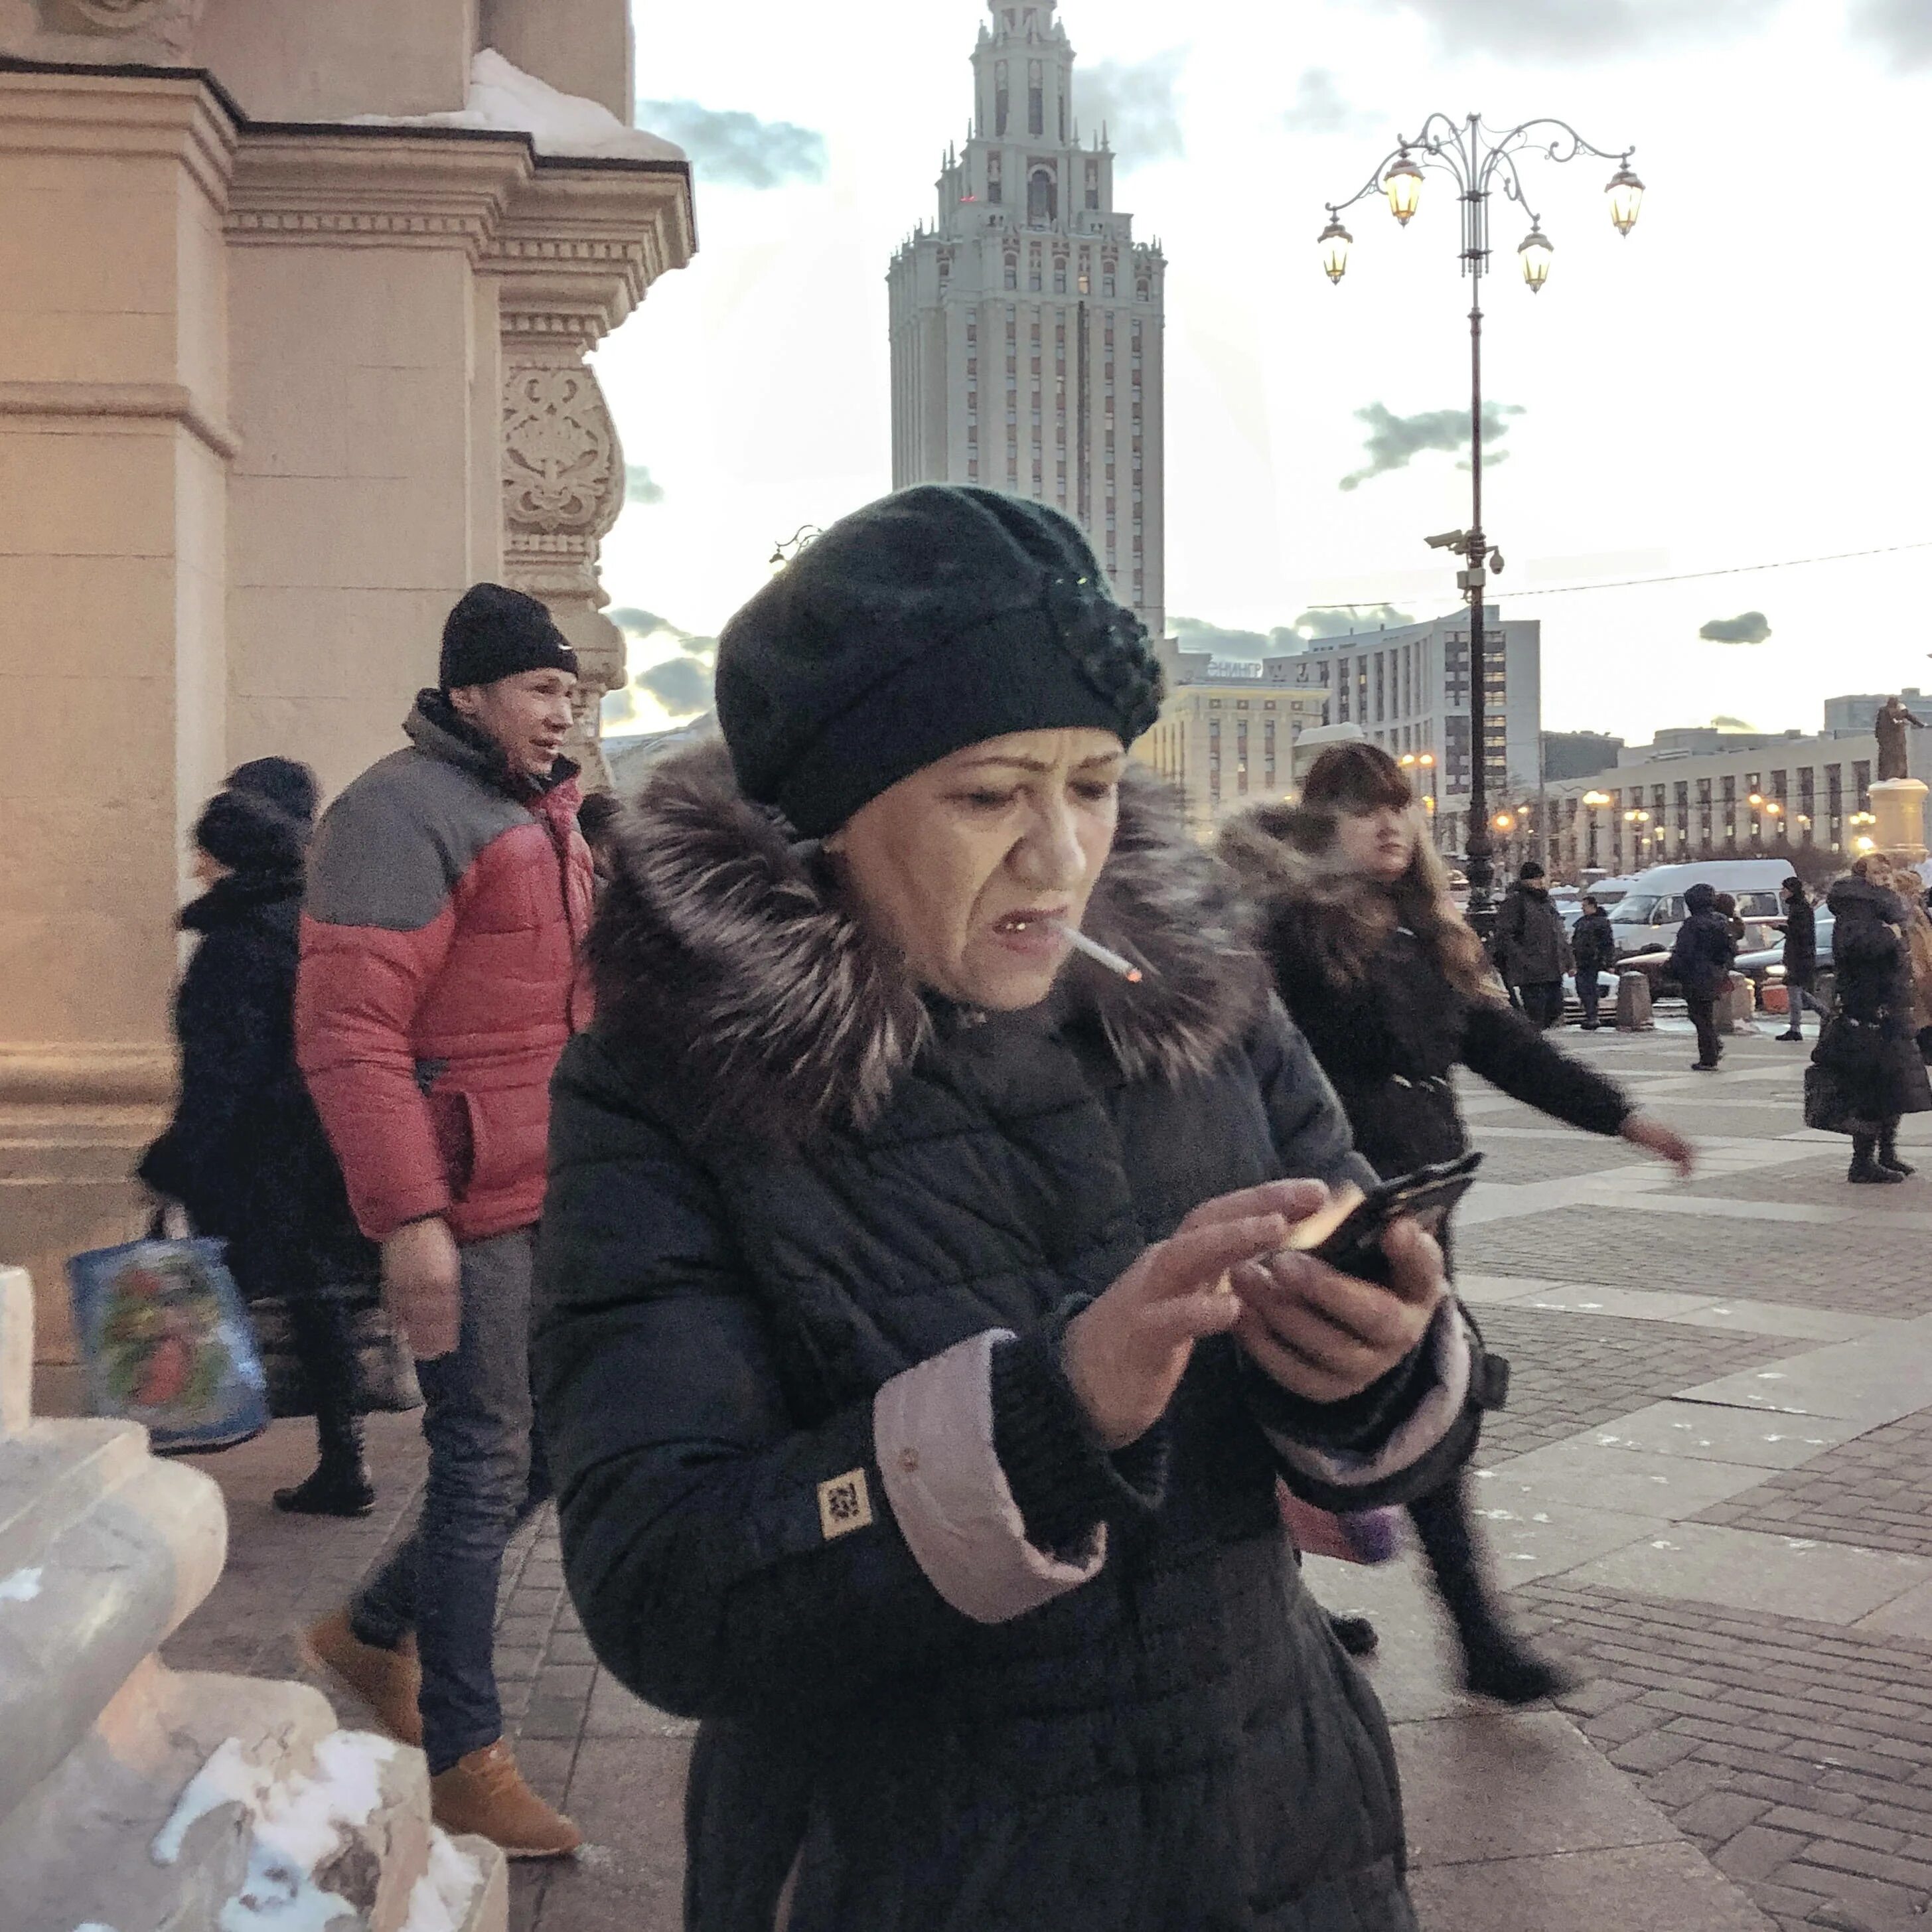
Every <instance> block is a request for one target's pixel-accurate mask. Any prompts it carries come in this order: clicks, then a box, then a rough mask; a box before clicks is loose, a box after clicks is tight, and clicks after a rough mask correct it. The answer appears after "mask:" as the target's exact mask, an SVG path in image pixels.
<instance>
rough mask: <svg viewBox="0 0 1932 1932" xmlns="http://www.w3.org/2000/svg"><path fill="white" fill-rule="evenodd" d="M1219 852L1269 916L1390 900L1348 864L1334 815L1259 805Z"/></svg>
mask: <svg viewBox="0 0 1932 1932" xmlns="http://www.w3.org/2000/svg"><path fill="white" fill-rule="evenodd" d="M1217 850H1219V852H1220V855H1221V858H1222V860H1223V863H1225V864H1226V865H1227V866H1228V868H1229V870H1230V871H1232V872H1233V874H1234V875H1235V877H1236V879H1238V880H1239V881H1240V882H1241V889H1242V891H1243V892H1244V893H1245V894H1246V895H1247V898H1249V899H1250V901H1252V902H1253V905H1254V906H1255V907H1256V910H1258V911H1259V913H1261V914H1262V915H1263V916H1264V917H1267V916H1280V914H1282V913H1287V912H1302V913H1309V914H1310V915H1312V916H1318V917H1319V916H1321V915H1322V914H1323V913H1334V912H1340V911H1344V910H1346V911H1350V912H1360V911H1362V910H1365V909H1367V907H1370V906H1372V905H1373V904H1376V903H1377V902H1379V901H1384V900H1385V897H1386V895H1385V894H1384V893H1383V892H1382V889H1381V888H1380V887H1379V886H1377V885H1376V884H1375V883H1373V880H1368V879H1365V878H1364V877H1363V876H1362V875H1361V873H1359V872H1358V871H1355V870H1353V869H1352V868H1351V867H1349V865H1347V864H1346V862H1345V861H1344V860H1343V857H1342V854H1341V850H1340V847H1338V846H1337V844H1336V841H1335V820H1334V815H1333V814H1331V813H1329V812H1325V811H1314V810H1312V809H1310V808H1308V807H1307V806H1304V805H1257V806H1256V808H1254V810H1253V811H1245V812H1244V813H1243V814H1241V817H1238V818H1235V819H1231V820H1229V822H1228V823H1227V825H1226V826H1224V827H1223V830H1222V832H1221V837H1220V844H1219V845H1218V846H1217Z"/></svg>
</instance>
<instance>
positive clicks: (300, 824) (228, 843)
mask: <svg viewBox="0 0 1932 1932" xmlns="http://www.w3.org/2000/svg"><path fill="white" fill-rule="evenodd" d="M308 838H309V821H308V820H307V819H306V818H298V817H296V816H295V814H293V813H292V812H287V811H284V810H283V809H282V808H281V806H280V805H278V804H276V803H275V801H274V800H273V799H271V798H269V797H268V796H266V795H265V794H264V793H261V792H260V791H251V790H248V789H246V788H245V787H236V788H235V789H233V790H228V791H218V792H217V793H215V794H214V796H213V797H212V798H211V799H209V800H208V803H207V805H206V806H205V808H203V810H202V814H201V817H199V819H198V820H196V823H195V828H194V842H195V843H196V844H197V845H199V847H201V849H202V850H203V851H204V852H205V853H207V854H208V856H209V857H210V858H211V859H217V860H218V861H219V862H220V863H221V864H223V865H226V867H227V868H228V869H229V871H231V872H251V873H260V872H293V871H299V870H300V869H301V867H302V854H303V853H304V851H305V850H306V849H307V847H308Z"/></svg>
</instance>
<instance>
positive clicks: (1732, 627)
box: [1697, 610, 1771, 644]
mask: <svg viewBox="0 0 1932 1932" xmlns="http://www.w3.org/2000/svg"><path fill="white" fill-rule="evenodd" d="M1697 634H1698V636H1699V637H1702V638H1703V640H1704V641H1705V642H1706V643H1709V644H1761V643H1763V642H1764V640H1765V639H1766V638H1767V637H1769V636H1770V635H1771V625H1770V624H1769V622H1766V618H1765V614H1764V613H1763V611H1762V610H1747V611H1745V613H1743V615H1742V616H1737V617H1713V618H1712V619H1711V621H1710V622H1709V623H1708V624H1706V625H1705V626H1704V628H1703V629H1702V630H1701V631H1699V632H1698V633H1697Z"/></svg>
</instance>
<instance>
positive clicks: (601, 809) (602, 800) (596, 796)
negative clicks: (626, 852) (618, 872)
mask: <svg viewBox="0 0 1932 1932" xmlns="http://www.w3.org/2000/svg"><path fill="white" fill-rule="evenodd" d="M618 811H619V807H618V804H617V801H616V799H615V798H614V797H613V796H612V795H611V794H610V793H609V792H607V791H587V792H586V793H584V794H583V803H582V804H581V805H579V806H578V807H577V830H578V831H580V832H582V833H583V842H584V844H586V845H588V846H589V847H590V861H591V863H592V865H594V866H595V868H596V869H597V880H598V884H599V885H600V886H601V885H602V884H603V883H604V882H605V881H606V880H608V879H609V877H610V855H611V848H612V847H613V844H615V842H616V827H617V817H618Z"/></svg>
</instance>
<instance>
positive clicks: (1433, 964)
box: [1220, 744, 1692, 1704]
mask: <svg viewBox="0 0 1932 1932" xmlns="http://www.w3.org/2000/svg"><path fill="white" fill-rule="evenodd" d="M1220 850H1221V853H1222V856H1223V858H1224V859H1226V861H1227V862H1229V865H1231V866H1232V868H1233V869H1234V871H1235V875H1236V877H1238V878H1239V879H1240V880H1241V883H1242V884H1243V886H1244V889H1245V891H1246V892H1247V896H1248V898H1249V899H1250V902H1251V904H1253V907H1255V909H1256V919H1257V931H1258V936H1259V941H1260V944H1261V947H1262V951H1263V953H1264V954H1265V956H1266V957H1267V959H1268V962H1269V963H1270V965H1271V966H1272V967H1273V968H1274V975H1275V983H1276V986H1277V989H1279V990H1280V993H1281V995H1282V998H1283V1001H1285V1003H1286V1005H1287V1007H1288V1009H1289V1014H1290V1016H1291V1017H1292V1018H1293V1019H1295V1022H1296V1024H1297V1025H1298V1026H1299V1027H1300V1028H1301V1030H1302V1031H1303V1033H1304V1035H1305V1036H1306V1037H1307V1040H1308V1043H1309V1044H1310V1046H1311V1047H1313V1049H1314V1051H1315V1055H1316V1058H1317V1059H1318V1060H1319V1061H1320V1062H1321V1063H1322V1070H1323V1071H1324V1072H1325V1073H1327V1075H1328V1077H1329V1079H1331V1081H1332V1082H1334V1085H1335V1090H1336V1091H1337V1094H1339V1095H1340V1097H1341V1100H1342V1104H1343V1106H1344V1107H1345V1108H1346V1109H1347V1111H1348V1115H1349V1124H1350V1126H1351V1127H1352V1128H1353V1130H1354V1132H1355V1145H1356V1147H1357V1148H1358V1149H1359V1150H1360V1151H1361V1153H1362V1154H1364V1155H1366V1156H1367V1158H1368V1160H1370V1162H1371V1163H1373V1166H1374V1167H1375V1169H1376V1172H1377V1173H1379V1175H1382V1176H1383V1177H1384V1178H1394V1177H1396V1176H1397V1175H1406V1174H1409V1173H1412V1172H1415V1169H1418V1168H1420V1167H1423V1166H1429V1165H1431V1164H1433V1163H1438V1162H1442V1161H1451V1160H1457V1159H1458V1158H1460V1157H1461V1156H1462V1155H1463V1154H1465V1153H1466V1151H1468V1148H1469V1135H1468V1131H1467V1130H1466V1127H1464V1125H1463V1118H1462V1113H1461V1110H1460V1109H1459V1108H1458V1106H1457V1102H1456V1094H1455V1090H1454V1087H1453V1085H1451V1076H1453V1074H1454V1070H1455V1069H1456V1067H1458V1066H1459V1065H1460V1066H1466V1067H1469V1069H1470V1070H1472V1072H1474V1073H1478V1074H1480V1075H1481V1076H1482V1077H1483V1078H1484V1079H1486V1080H1488V1081H1490V1082H1492V1083H1493V1085H1496V1086H1498V1087H1499V1088H1502V1090H1503V1091H1504V1092H1505V1093H1506V1094H1511V1095H1513V1096H1514V1097H1515V1098H1517V1100H1522V1101H1524V1102H1526V1103H1528V1104H1529V1106H1533V1107H1535V1108H1537V1109H1539V1110H1540V1111H1541V1112H1544V1113H1546V1114H1547V1115H1550V1116H1551V1117H1553V1118H1555V1119H1557V1120H1561V1121H1566V1122H1567V1123H1568V1124H1570V1125H1571V1126H1572V1127H1580V1128H1582V1129H1583V1130H1586V1132H1589V1133H1600V1134H1616V1135H1621V1136H1622V1137H1623V1138H1624V1139H1626V1140H1628V1141H1631V1142H1634V1143H1635V1144H1636V1145H1638V1146H1640V1147H1643V1148H1646V1149H1648V1150H1649V1151H1651V1152H1652V1153H1653V1154H1657V1155H1658V1156H1659V1157H1661V1158H1663V1159H1665V1160H1671V1161H1674V1162H1676V1163H1677V1164H1678V1166H1679V1168H1680V1169H1682V1170H1683V1171H1685V1172H1687V1173H1688V1171H1689V1169H1690V1164H1691V1159H1692V1156H1691V1149H1690V1148H1689V1146H1688V1144H1687V1143H1686V1142H1685V1141H1684V1140H1683V1139H1682V1138H1681V1137H1680V1136H1678V1135H1677V1134H1676V1133H1674V1132H1673V1131H1672V1130H1670V1128H1669V1127H1665V1126H1664V1124H1662V1123H1661V1122H1660V1121H1653V1120H1651V1119H1649V1118H1646V1116H1644V1115H1640V1114H1639V1113H1638V1112H1637V1111H1636V1109H1634V1107H1633V1106H1632V1105H1631V1102H1630V1100H1628V1097H1626V1096H1625V1094H1624V1093H1623V1092H1622V1090H1621V1089H1619V1088H1618V1087H1616V1085H1613V1083H1612V1082H1610V1081H1608V1080H1606V1079H1604V1078H1603V1076H1601V1074H1598V1073H1595V1071H1594V1070H1592V1069H1591V1068H1589V1067H1586V1066H1584V1065H1583V1064H1581V1063H1580V1062H1579V1061H1575V1060H1572V1059H1571V1058H1570V1057H1569V1056H1568V1055H1566V1054H1564V1053H1562V1052H1559V1050H1558V1049H1556V1047H1555V1046H1553V1045H1552V1044H1551V1043H1550V1041H1549V1040H1547V1039H1546V1038H1545V1037H1544V1035H1543V1034H1542V1032H1541V1031H1540V1030H1539V1029H1538V1028H1537V1026H1536V1025H1535V1023H1534V1022H1532V1021H1531V1020H1530V1019H1528V1018H1527V1017H1526V1016H1525V1015H1523V1014H1521V1013H1518V1012H1517V1010H1515V1009H1514V1007H1511V1006H1510V1005H1509V1004H1508V1003H1507V1002H1506V1001H1505V1000H1504V999H1503V998H1502V995H1501V991H1500V989H1499V988H1498V986H1496V982H1495V980H1494V979H1493V977H1492V976H1491V974H1490V971H1489V969H1488V965H1487V962H1486V961H1485V959H1484V955H1483V949H1482V946H1481V942H1480V941H1478V939H1477V938H1476V936H1475V934H1474V933H1472V932H1471V931H1470V929H1469V927H1468V926H1467V925H1466V924H1465V923H1464V922H1463V917H1462V915H1461V914H1460V913H1459V912H1458V911H1457V910H1456V908H1455V907H1454V904H1453V903H1452V902H1451V899H1450V897H1449V893H1448V880H1447V877H1446V876H1445V873H1444V871H1443V869H1442V862H1441V861H1440V860H1439V858H1438V857H1437V856H1436V853H1435V850H1434V849H1433V847H1432V846H1431V844H1430V841H1429V840H1428V839H1427V838H1426V837H1424V836H1423V835H1421V827H1420V825H1419V823H1418V819H1417V817H1416V814H1415V802H1414V799H1413V797H1412V794H1411V792H1410V788H1409V781H1408V780H1407V779H1406V778H1405V777H1403V774H1402V772H1401V770H1400V768H1399V767H1398V766H1397V764H1396V763H1395V762H1394V760H1393V759H1392V758H1391V757H1389V755H1388V753H1387V752H1385V751H1382V750H1380V749H1379V748H1376V746H1374V745H1366V744H1353V745H1334V746H1331V748H1329V749H1328V750H1327V751H1324V752H1323V753H1322V754H1321V756H1320V757H1319V758H1317V759H1316V762H1315V764H1314V766H1313V769H1311V770H1310V772H1309V774H1308V776H1307V780H1306V781H1305V782H1304V785H1303V788H1302V804H1301V808H1299V809H1293V808H1289V807H1287V806H1283V805H1267V806H1263V807H1262V808H1260V809H1259V810H1258V811H1253V812H1251V813H1250V814H1247V816H1246V817H1243V818H1240V819H1238V820H1235V822H1234V823H1233V824H1232V825H1231V826H1229V828H1228V829H1227V830H1226V832H1224V833H1223V837H1222V840H1221V846H1220ZM1440 1238H1442V1239H1443V1240H1444V1241H1445V1247H1446V1244H1447V1235H1446V1231H1445V1234H1444V1235H1442V1237H1440ZM1409 1513H1410V1514H1411V1516H1412V1517H1413V1519H1414V1520H1415V1526H1416V1529H1417V1532H1418V1535H1419V1536H1420V1538H1421V1543H1422V1546H1423V1550H1424V1553H1425V1555H1426V1556H1427V1558H1428V1559H1429V1563H1430V1568H1431V1571H1433V1574H1434V1576H1435V1579H1436V1588H1437V1589H1438V1590H1439V1592H1440V1593H1441V1595H1442V1601H1443V1603H1444V1604H1445V1607H1447V1609H1448V1611H1449V1613H1450V1616H1451V1619H1453V1621H1454V1625H1455V1627H1456V1631H1457V1636H1458V1637H1459V1639H1460V1641H1461V1644H1462V1647H1463V1657H1464V1659H1465V1666H1466V1681H1467V1682H1468V1684H1469V1688H1471V1689H1472V1690H1473V1691H1479V1692H1481V1693H1482V1694H1484V1695H1485V1696H1488V1697H1496V1698H1499V1699H1501V1700H1503V1701H1504V1702H1505V1703H1512V1704H1521V1703H1530V1702H1532V1701H1533V1700H1535V1699H1536V1698H1538V1697H1544V1696H1547V1695H1548V1694H1550V1692H1551V1691H1553V1689H1555V1688H1557V1686H1558V1685H1559V1684H1560V1682H1562V1679H1560V1677H1559V1674H1558V1673H1557V1672H1556V1670H1555V1669H1554V1668H1553V1667H1552V1666H1551V1665H1550V1664H1546V1663H1544V1661H1542V1660H1541V1658H1538V1657H1537V1656H1536V1655H1535V1653H1534V1652H1531V1651H1529V1649H1526V1647H1525V1646H1523V1643H1521V1642H1520V1640H1519V1639H1517V1637H1515V1636H1514V1634H1512V1633H1511V1631H1509V1630H1508V1628H1507V1626H1506V1625H1505V1623H1504V1622H1503V1619H1502V1614H1501V1611H1500V1609H1499V1605H1498V1603H1497V1600H1496V1592H1495V1590H1494V1589H1493V1586H1492V1585H1491V1584H1490V1582H1489V1580H1488V1579H1487V1577H1486V1575H1485V1574H1484V1560H1483V1558H1482V1556H1481V1553H1479V1551H1478V1547H1477V1544H1476V1541H1475V1533H1474V1526H1473V1524H1472V1520H1471V1517H1470V1505H1469V1495H1468V1492H1467V1487H1466V1484H1465V1483H1464V1481H1463V1478H1462V1475H1461V1473H1460V1472H1457V1475H1455V1476H1454V1478H1452V1479H1451V1481H1449V1482H1448V1483H1447V1484H1445V1485H1443V1486H1442V1487H1440V1488H1439V1489H1438V1490H1435V1491H1433V1493H1430V1495H1428V1496H1425V1497H1424V1498H1422V1499H1419V1500H1418V1501H1415V1502H1412V1503H1411V1504H1410V1505H1409Z"/></svg>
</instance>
